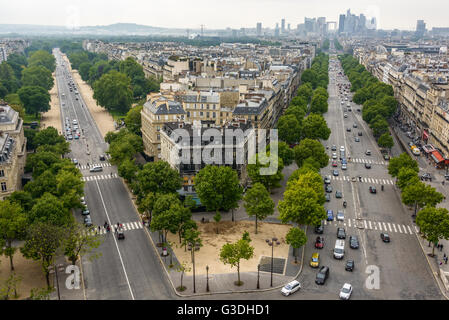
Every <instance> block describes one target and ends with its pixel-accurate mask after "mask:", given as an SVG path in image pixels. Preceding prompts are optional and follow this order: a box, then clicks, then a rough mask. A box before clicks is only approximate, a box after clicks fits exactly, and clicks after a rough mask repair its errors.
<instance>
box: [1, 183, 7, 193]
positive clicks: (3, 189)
mask: <svg viewBox="0 0 449 320" xmlns="http://www.w3.org/2000/svg"><path fill="white" fill-rule="evenodd" d="M1 186H2V192H6V182H2V183H1Z"/></svg>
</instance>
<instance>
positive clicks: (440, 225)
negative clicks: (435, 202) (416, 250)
mask: <svg viewBox="0 0 449 320" xmlns="http://www.w3.org/2000/svg"><path fill="white" fill-rule="evenodd" d="M416 224H417V225H418V227H419V229H420V231H421V233H422V234H423V235H424V238H425V239H427V240H428V241H430V242H432V243H433V248H432V256H433V255H434V250H435V244H437V243H438V242H439V241H440V239H446V240H448V239H449V214H448V210H447V209H446V208H434V207H429V206H427V207H425V208H424V209H422V210H421V211H420V212H419V213H418V216H417V217H416Z"/></svg>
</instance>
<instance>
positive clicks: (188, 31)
mask: <svg viewBox="0 0 449 320" xmlns="http://www.w3.org/2000/svg"><path fill="white" fill-rule="evenodd" d="M186 32H187V39H188V38H189V36H190V30H189V29H186Z"/></svg>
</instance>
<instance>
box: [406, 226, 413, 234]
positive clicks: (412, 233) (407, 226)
mask: <svg viewBox="0 0 449 320" xmlns="http://www.w3.org/2000/svg"><path fill="white" fill-rule="evenodd" d="M407 227H408V231H410V234H413V232H412V229H410V226H407Z"/></svg>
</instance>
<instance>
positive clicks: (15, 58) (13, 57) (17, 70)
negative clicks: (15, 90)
mask: <svg viewBox="0 0 449 320" xmlns="http://www.w3.org/2000/svg"><path fill="white" fill-rule="evenodd" d="M6 63H7V64H8V65H9V66H10V67H11V68H12V69H13V71H14V74H15V77H16V79H20V77H21V76H22V70H23V69H24V68H26V67H27V66H28V61H27V59H26V57H25V56H24V55H23V54H17V53H13V54H10V55H9V56H8V60H7V61H6Z"/></svg>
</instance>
